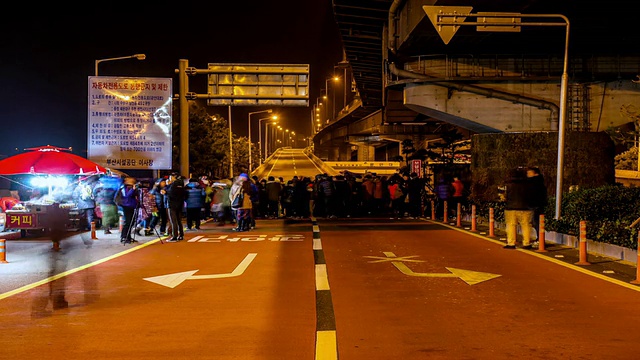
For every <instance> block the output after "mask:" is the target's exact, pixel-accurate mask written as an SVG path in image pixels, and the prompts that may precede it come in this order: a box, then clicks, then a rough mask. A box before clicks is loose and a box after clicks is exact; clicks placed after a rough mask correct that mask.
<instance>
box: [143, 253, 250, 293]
mask: <svg viewBox="0 0 640 360" xmlns="http://www.w3.org/2000/svg"><path fill="white" fill-rule="evenodd" d="M256 255H258V254H256V253H250V254H247V256H245V258H244V260H242V261H241V262H240V264H238V266H236V268H235V269H233V271H232V272H230V273H226V274H210V275H193V274H195V273H197V272H198V271H199V270H191V271H184V272H179V273H174V274H167V275H160V276H154V277H149V278H144V279H143V280H147V281H150V282H152V283H156V284H158V285H162V286H166V287H168V288H172V289H173V288H174V287H176V286H178V285H180V284H181V283H182V282H183V281H185V280H201V279H222V278H230V277H234V276H240V275H242V274H243V273H244V271H245V270H246V269H247V268H248V267H249V264H251V262H252V261H253V259H255V257H256Z"/></svg>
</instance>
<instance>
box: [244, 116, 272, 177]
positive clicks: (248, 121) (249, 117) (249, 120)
mask: <svg viewBox="0 0 640 360" xmlns="http://www.w3.org/2000/svg"><path fill="white" fill-rule="evenodd" d="M272 112H273V110H271V109H269V110H262V111H253V112H250V113H249V116H248V119H247V124H248V126H249V141H248V143H249V175H251V163H252V162H251V115H253V114H261V113H269V114H271V113H272ZM258 125H260V123H258Z"/></svg>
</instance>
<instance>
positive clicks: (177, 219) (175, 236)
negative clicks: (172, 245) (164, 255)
mask: <svg viewBox="0 0 640 360" xmlns="http://www.w3.org/2000/svg"><path fill="white" fill-rule="evenodd" d="M164 192H165V199H166V201H165V205H166V206H167V209H168V210H169V211H168V212H169V221H170V222H171V239H169V240H168V241H169V242H173V241H179V240H182V239H184V229H183V228H182V209H183V208H184V200H185V196H186V194H185V189H184V179H183V178H182V177H181V176H180V175H177V174H172V175H171V176H169V180H168V181H167V186H166V187H165V189H164Z"/></svg>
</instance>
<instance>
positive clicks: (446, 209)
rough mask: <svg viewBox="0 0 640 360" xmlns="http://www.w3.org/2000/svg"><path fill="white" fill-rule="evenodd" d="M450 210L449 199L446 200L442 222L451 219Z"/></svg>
mask: <svg viewBox="0 0 640 360" xmlns="http://www.w3.org/2000/svg"><path fill="white" fill-rule="evenodd" d="M448 212H449V207H448V206H447V200H445V201H444V213H443V214H444V215H443V216H444V217H443V218H442V222H447V221H449V217H448V216H447V213H448Z"/></svg>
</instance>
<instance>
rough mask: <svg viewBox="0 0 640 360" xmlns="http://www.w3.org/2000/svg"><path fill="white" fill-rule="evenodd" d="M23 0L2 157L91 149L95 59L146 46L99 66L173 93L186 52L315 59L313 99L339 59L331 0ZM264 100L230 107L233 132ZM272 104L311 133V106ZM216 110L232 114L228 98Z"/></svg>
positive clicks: (9, 22) (194, 83)
mask: <svg viewBox="0 0 640 360" xmlns="http://www.w3.org/2000/svg"><path fill="white" fill-rule="evenodd" d="M25 4H26V5H21V4H17V5H16V6H17V7H18V8H17V9H15V10H13V11H12V15H11V16H9V17H7V18H6V19H5V20H4V21H5V22H3V23H1V24H0V30H2V33H3V41H2V42H1V43H0V78H1V79H2V81H3V83H2V86H0V95H1V96H0V125H1V126H2V128H1V130H0V135H2V141H0V158H4V157H6V156H10V155H13V154H16V153H21V152H23V149H24V148H29V147H35V146H41V145H54V146H60V147H73V153H75V154H77V155H80V156H83V157H86V155H87V153H86V149H87V111H88V106H87V81H88V77H89V76H93V75H94V67H95V60H97V59H106V58H114V57H120V56H129V55H133V54H138V53H143V54H146V56H147V58H146V60H143V61H139V60H135V59H126V60H118V61H108V62H103V63H101V64H100V65H99V75H100V76H126V77H163V78H169V77H170V78H173V79H174V80H173V93H174V94H176V93H178V78H177V76H176V74H175V69H177V68H178V62H179V60H180V59H187V60H189V65H190V66H192V67H195V68H198V69H206V68H207V64H208V63H238V64H242V63H259V64H262V63H264V64H272V63H277V64H309V65H310V80H311V88H310V103H311V104H313V103H314V102H315V98H316V97H317V96H319V95H320V91H321V89H322V88H323V87H324V86H325V79H326V77H329V76H330V75H331V74H333V67H334V65H336V64H337V63H338V62H339V61H340V60H341V59H342V45H341V40H340V35H339V32H338V30H337V25H336V23H335V21H334V19H333V10H332V7H331V0H313V1H306V0H305V1H301V0H278V1H257V0H251V1H207V2H186V3H185V2H163V1H159V2H152V3H150V2H129V3H122V2H99V3H97V2H96V3H91V5H86V7H84V8H75V7H74V8H71V5H65V6H67V8H64V7H62V6H61V5H53V4H45V5H35V4H33V3H25ZM21 6H22V7H24V8H22V9H20V7H21ZM83 6H85V5H83ZM206 83H207V77H206V75H196V76H191V77H189V89H190V91H194V92H197V93H206ZM264 109H267V108H265V107H247V106H242V107H240V106H234V107H232V119H233V130H234V133H235V134H237V135H240V136H246V135H247V114H248V112H250V111H260V110H264ZM273 109H274V110H275V111H276V112H277V113H278V114H279V115H280V117H281V123H282V124H283V125H284V127H285V128H288V129H290V130H291V131H295V132H296V133H298V134H305V135H308V134H309V132H310V129H309V128H310V114H311V110H310V108H309V107H280V108H273ZM209 110H210V111H209V112H210V113H212V114H216V113H218V114H221V115H223V116H224V117H225V118H226V117H227V107H217V108H215V107H210V108H209ZM174 117H177V114H175V113H174ZM259 117H262V116H258V115H255V116H252V122H254V124H256V123H257V119H258V118H259ZM254 126H257V125H254ZM256 129H257V127H254V128H253V130H252V132H254V133H253V134H252V135H253V136H255V138H254V142H256V141H257V136H256V134H255V131H256ZM16 149H17V150H16Z"/></svg>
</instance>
